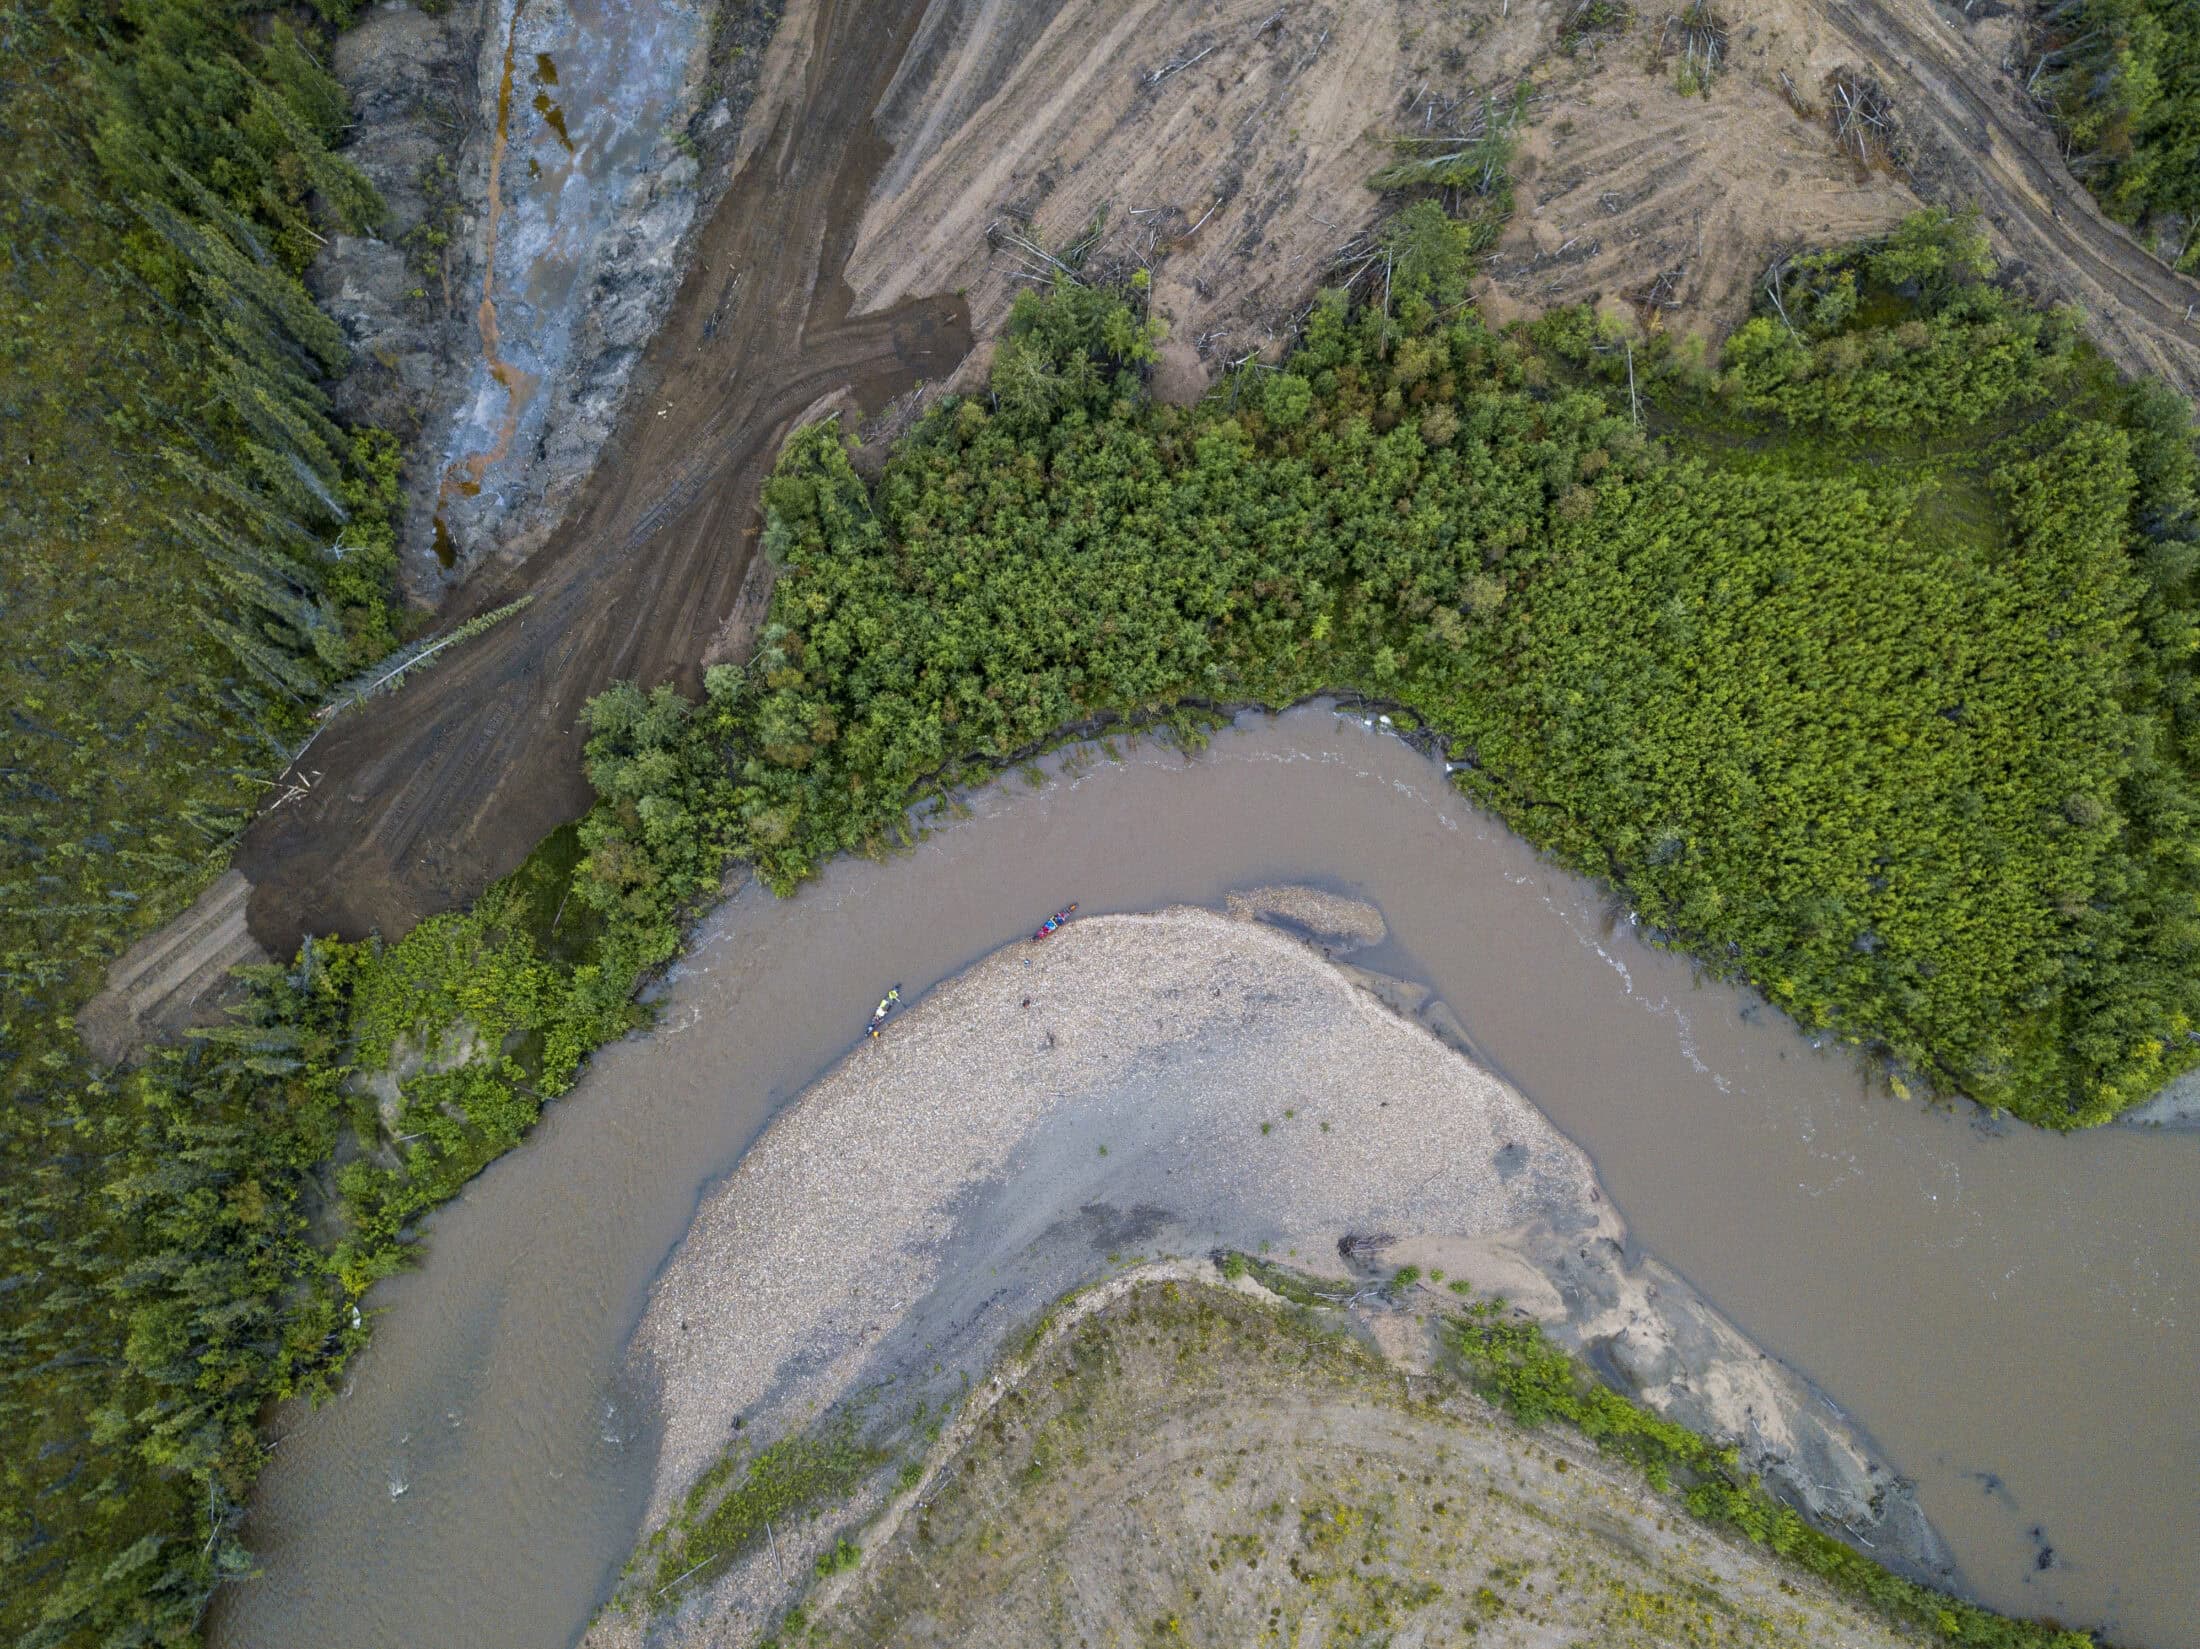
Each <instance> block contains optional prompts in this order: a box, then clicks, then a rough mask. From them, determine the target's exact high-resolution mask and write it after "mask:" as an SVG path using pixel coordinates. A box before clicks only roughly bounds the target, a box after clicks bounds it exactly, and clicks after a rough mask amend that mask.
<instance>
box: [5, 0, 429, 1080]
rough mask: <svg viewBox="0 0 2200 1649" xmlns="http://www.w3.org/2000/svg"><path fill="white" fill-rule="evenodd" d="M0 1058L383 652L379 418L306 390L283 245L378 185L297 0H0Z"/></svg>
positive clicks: (327, 337)
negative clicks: (258, 5)
mask: <svg viewBox="0 0 2200 1649" xmlns="http://www.w3.org/2000/svg"><path fill="white" fill-rule="evenodd" d="M0 33H4V35H5V38H6V40H7V42H8V50H7V51H6V52H5V53H4V54H0V107H4V108H5V111H6V120H5V125H4V128H0V146H4V147H0V154H4V156H5V159H6V174H7V183H8V187H7V189H6V191H5V193H4V194H0V275H4V280H0V294H4V297H0V362H4V363H5V365H4V372H0V376H4V379H5V384H6V389H5V391H4V399H0V414H4V415H0V466H4V472H5V473H6V475H7V477H8V486H7V488H6V490H5V492H4V493H0V544H4V546H5V555H4V558H0V620H4V622H5V623H6V625H7V628H8V639H9V645H8V647H7V649H6V651H5V654H4V655H0V697H4V698H5V700H6V702H7V704H8V707H9V708H8V717H7V724H6V726H5V728H4V729H0V740H4V751H5V754H4V758H0V765H4V769H5V778H4V781H0V843H4V846H0V853H4V857H0V890H4V893H0V1002H4V1006H0V1071H4V1073H5V1085H6V1088H7V1091H8V1092H9V1093H10V1094H11V1095H12V1094H15V1093H19V1092H21V1091H23V1089H24V1088H25V1087H26V1086H32V1087H35V1086H36V1085H37V1084H38V1083H39V1082H41V1081H43V1080H44V1077H43V1075H42V1074H41V1073H45V1072H50V1071H52V1070H58V1069H62V1068H64V1067H65V1065H66V1062H67V1061H68V1059H69V1058H70V1056H71V1055H70V1044H71V1042H72V1033H71V1031H70V1030H69V1028H68V1022H69V1016H70V1015H71V1014H72V1013H73V1011H74V1009H75V1008H76V1007H77V1005H78V1004H79V1003H81V1002H82V1001H83V1000H84V998H85V997H87V996H88V995H89V994H91V992H92V991H93V990H95V989H97V987H98V982H99V977H100V974H101V972H102V970H103V969H104V967H105V965H106V963H107V962H109V961H110V960H112V958H113V957H114V956H115V955H116V954H117V953H119V952H120V951H121V950H123V949H124V948H126V947H127V946H128V945H129V943H130V942H131V941H132V940H133V939H135V938H136V937H138V936H139V935H140V934H142V933H144V932H147V931H150V930H151V929H152V928H154V927H157V926H159V925H160V923H162V922H163V921H165V920H166V919H167V918H168V917H170V916H172V915H174V914H175V913H176V912H177V911H179V910H180V909H182V908H183V907H184V906H185V905H186V904H188V903H189V901H190V900H191V898H192V897H193V896H194V895H195V894H196V892H197V891H198V889H199V888H200V887H201V886H202V885H204V883H205V881H206V880H207V879H208V878H209V877H211V876H212V875H213V874H215V873H216V872H217V871H218V870H219V869H220V868H221V865H222V863H223V862H224V861H225V859H226V857H227V853H228V848H229V843H230V841H231V839H232V838H233V837H234V835H235V834H236V832H237V830H238V829H239V828H240V826H241V825H242V824H243V822H244V820H245V819H246V818H247V817H248V816H249V814H250V812H251V810H252V808H253V807H254V805H255V804H256V803H257V801H258V800H259V798H260V796H261V795H262V794H263V793H264V791H265V789H266V788H267V786H268V784H269V783H270V782H271V781H272V780H273V779H274V778H275V776H276V774H277V773H278V772H279V771H280V769H281V768H282V767H283V765H284V763H285V761H286V760H287V759H288V754H289V752H290V751H291V750H292V749H294V748H295V747H296V746H297V745H298V744H299V743H300V742H301V741H302V739H303V738H304V736H305V731H306V729H307V728H308V727H309V725H310V713H311V711H312V710H313V709H314V708H316V707H317V706H318V705H319V704H321V703H322V702H324V696H325V694H326V692H327V689H328V687H329V685H330V684H331V683H332V682H335V681H338V680H340V679H342V678H344V677H346V676H348V675H350V674H351V673H353V672H354V671H356V670H358V669H359V668H361V667H363V666H364V665H365V664H367V663H369V662H371V661H372V660H373V659H375V658H377V657H379V656H381V655H382V654H383V653H385V652H387V651H388V650H389V648H390V646H391V644H392V642H393V640H394V639H395V634H394V628H393V626H394V623H395V619H394V614H393V609H392V607H391V605H390V599H389V597H390V583H391V575H392V572H393V570H394V568H395V565H396V562H395V554H394V543H393V535H392V532H391V527H390V522H389V514H390V511H391V508H392V506H393V505H394V503H395V500H396V482H397V463H398V453H397V448H396V443H395V442H394V441H393V440H391V439H390V438H389V437H387V436H385V435H383V434H381V433H380V432H377V431H372V430H348V429H344V428H341V427H339V426H338V425H337V424H336V423H335V422H334V421H333V420H332V419H331V418H330V416H329V412H328V402H327V396H326V393H325V386H326V384H327V382H328V381H329V379H330V378H331V377H332V376H333V375H334V374H335V373H337V372H339V371H341V369H342V367H343V365H344V361H345V351H344V344H343V339H342V337H341V336H340V334H339V333H338V331H337V329H336V326H335V324H334V323H333V322H332V321H330V320H329V319H328V318H327V316H325V315H324V314H323V313H322V312H321V311H320V310H319V309H318V308H317V307H316V306H315V304H314V303H313V301H312V299H311V297H310V296H309V295H308V293H307V291H306V288H305V286H304V284H303V283H302V281H301V279H300V275H301V272H302V271H303V270H304V268H305V266H306V264H307V262H308V260H309V259H310V258H311V257H312V255H313V253H314V251H315V249H316V248H317V246H318V245H319V244H320V241H321V239H322V237H323V236H324V235H325V234H327V233H330V232H333V231H335V230H336V229H339V228H344V229H357V228H363V227H366V226H368V225H371V224H372V223H373V222H374V220H375V219H376V217H377V215H378V214H379V212H380V203H379V202H378V201H377V199H376V198H375V194H374V191H373V190H372V189H371V188H370V187H369V186H368V184H367V182H366V180H365V179H364V178H363V177H361V176H360V175H359V174H358V173H357V172H356V171H355V170H353V169H352V168H351V167H350V166H349V165H348V164H347V163H346V162H344V161H343V160H341V159H340V158H338V157H337V156H336V155H335V154H334V153H333V152H332V148H331V146H332V145H333V144H334V143H335V142H336V140H337V138H338V136H339V134H340V133H341V131H342V128H343V126H344V125H345V123H346V121H347V120H348V119H349V114H348V111H347V109H346V106H345V99H344V95H343V92H342V89H341V88H340V87H339V86H338V85H337V84H336V82H335V81H334V80H333V79H331V78H330V76H329V74H328V73H327V71H326V69H325V68H324V67H323V65H322V62H321V57H320V53H321V51H322V49H323V42H322V40H321V37H320V35H319V34H318V33H317V32H316V31H315V29H313V28H311V27H308V26H306V25H305V24H303V23H299V22H297V21H296V20H295V19H293V20H285V19H284V18H283V17H279V16H275V15H273V14H268V13H264V12H259V11H249V10H247V9H246V8H244V7H241V6H229V5H219V4H216V5H208V4H201V3H194V0H64V3H63V4H60V5H51V6H49V5H30V4H11V5H9V6H7V7H6V9H5V10H4V11H0Z"/></svg>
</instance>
